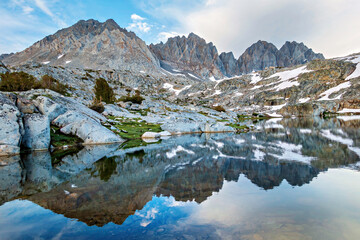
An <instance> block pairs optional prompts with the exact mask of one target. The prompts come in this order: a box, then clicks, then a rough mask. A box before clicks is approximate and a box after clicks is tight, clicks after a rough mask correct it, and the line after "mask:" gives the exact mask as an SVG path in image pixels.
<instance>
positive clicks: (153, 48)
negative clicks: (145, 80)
mask: <svg viewBox="0 0 360 240" xmlns="http://www.w3.org/2000/svg"><path fill="white" fill-rule="evenodd" d="M0 57H1V59H2V61H3V62H4V63H5V64H6V65H10V66H19V65H24V64H39V63H40V64H43V65H49V66H62V67H69V68H80V69H94V70H113V69H115V70H130V71H133V72H146V73H156V74H155V75H159V74H160V73H161V72H162V73H163V70H164V69H165V70H167V71H168V72H170V73H172V74H173V75H179V74H182V75H186V76H187V77H193V79H195V78H196V79H197V80H199V79H202V80H206V79H212V80H214V79H222V78H226V77H234V76H239V75H242V74H247V73H250V72H252V71H259V70H264V69H266V68H268V67H291V66H295V65H299V64H303V63H306V62H308V61H311V60H314V59H324V56H323V55H322V54H316V53H314V52H313V51H312V50H311V49H309V48H308V47H306V46H305V45H304V44H303V43H297V42H286V43H285V44H284V46H282V47H281V48H280V50H278V49H277V48H276V46H275V45H273V44H272V43H268V42H266V41H258V42H257V43H254V44H253V45H252V46H250V47H249V48H248V49H246V51H245V52H244V53H243V54H242V55H241V56H240V57H239V59H235V57H234V54H233V53H232V52H228V53H221V54H219V53H218V50H217V48H216V47H215V46H214V44H213V43H211V42H210V43H207V42H206V41H205V40H204V39H203V38H201V37H199V36H197V35H196V34H194V33H190V34H189V36H188V37H185V36H183V37H179V36H178V37H174V38H169V39H168V41H167V42H166V43H162V42H161V43H159V44H151V45H150V46H147V45H146V44H145V42H144V41H142V40H141V39H140V38H139V37H137V36H136V34H135V33H133V32H128V31H127V30H126V29H123V28H121V27H119V25H118V24H117V23H116V22H115V21H114V20H112V19H109V20H107V21H106V22H104V23H101V22H98V21H96V20H93V19H90V20H87V21H84V20H81V21H79V22H77V23H76V24H74V25H73V26H71V27H69V28H65V29H62V30H59V31H58V32H56V33H55V34H53V35H50V36H47V37H45V38H44V39H42V40H40V41H38V42H36V43H35V44H33V45H32V46H31V47H29V48H27V49H25V50H24V51H22V52H19V53H15V54H3V55H1V56H0Z"/></svg>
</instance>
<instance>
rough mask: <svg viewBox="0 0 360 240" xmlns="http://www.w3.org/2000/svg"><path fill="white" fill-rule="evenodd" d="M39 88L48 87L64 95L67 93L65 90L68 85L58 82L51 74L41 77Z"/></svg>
mask: <svg viewBox="0 0 360 240" xmlns="http://www.w3.org/2000/svg"><path fill="white" fill-rule="evenodd" d="M39 88H44V89H50V90H53V91H55V92H57V93H60V94H61V95H64V96H66V95H68V93H67V90H68V88H69V86H68V85H65V84H62V83H60V82H59V81H58V80H56V79H55V78H53V77H52V76H49V75H44V76H42V77H41V81H40V87H39Z"/></svg>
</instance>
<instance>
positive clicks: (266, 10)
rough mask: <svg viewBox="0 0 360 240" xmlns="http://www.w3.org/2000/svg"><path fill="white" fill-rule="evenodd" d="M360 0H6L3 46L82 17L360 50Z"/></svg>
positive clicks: (225, 42)
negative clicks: (359, 11) (359, 12)
mask: <svg viewBox="0 0 360 240" xmlns="http://www.w3.org/2000/svg"><path fill="white" fill-rule="evenodd" d="M359 9H360V1H358V0H312V1H310V0H297V1H292V0H271V1H270V0H226V1H225V0H137V1H135V0H118V1H110V0H101V1H100V0H1V2H0V16H1V17H0V53H9V52H16V51H21V50H23V49H25V48H26V47H29V46H30V45H31V44H33V43H34V42H36V41H38V40H40V39H42V38H43V37H45V36H47V35H50V34H53V33H55V32H56V31H57V30H59V29H61V28H64V27H68V26H71V25H72V24H74V23H76V22H77V21H79V20H81V19H90V18H93V19H96V20H99V21H102V22H103V21H105V20H107V19H109V18H112V19H114V20H115V21H116V22H117V23H118V24H119V25H120V26H121V27H124V28H127V29H128V30H131V31H134V32H135V33H136V34H137V35H138V36H139V37H141V38H142V39H143V40H144V41H145V42H146V43H148V44H149V43H157V42H159V41H161V40H162V41H165V40H166V39H167V37H171V36H175V35H187V34H189V33H190V32H194V33H196V34H198V35H199V36H201V37H203V38H205V39H206V40H207V41H208V42H210V41H211V42H213V43H214V44H215V45H216V46H217V48H218V51H219V52H222V51H233V52H234V54H235V57H238V56H239V55H240V54H241V53H242V52H244V50H245V49H246V48H247V47H249V46H250V45H251V44H252V43H254V42H256V41H258V40H266V41H269V42H272V43H274V44H275V45H276V46H277V47H281V45H282V44H283V43H284V42H285V41H287V40H289V41H298V42H304V43H305V44H306V45H307V46H309V47H311V48H313V49H314V51H316V52H322V53H324V54H325V56H326V57H335V56H343V55H347V54H350V53H355V52H360V44H359V43H360V31H359V30H358V29H360V14H358V10H359Z"/></svg>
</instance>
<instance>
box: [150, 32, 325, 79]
mask: <svg viewBox="0 0 360 240" xmlns="http://www.w3.org/2000/svg"><path fill="white" fill-rule="evenodd" d="M150 49H151V51H152V52H153V53H154V54H155V55H156V56H157V57H158V59H159V60H160V62H161V63H163V65H169V66H171V67H173V69H174V71H175V72H179V70H185V71H191V72H193V73H195V74H196V75H197V76H200V77H201V78H205V79H209V78H212V77H214V78H216V79H222V78H224V77H233V76H239V75H242V74H247V73H250V72H252V71H261V70H265V69H266V68H269V67H292V66H296V65H299V64H304V63H307V62H310V61H312V60H315V59H325V58H324V56H323V55H322V54H316V53H314V52H313V50H312V49H309V48H308V47H306V46H305V45H304V44H303V43H297V42H295V41H294V42H286V43H285V44H284V45H283V46H282V47H281V48H280V50H278V49H277V48H276V46H275V45H274V44H272V43H268V42H266V41H258V42H257V43H254V44H253V45H251V46H250V47H249V48H248V49H246V51H245V52H244V53H243V54H242V55H241V56H240V57H239V59H235V57H234V54H233V53H232V52H228V53H221V54H220V55H219V54H218V51H217V49H216V47H215V46H214V45H213V43H211V42H210V43H206V41H205V40H204V39H202V38H200V37H199V36H197V35H196V34H194V33H190V34H189V36H188V37H185V36H183V37H174V38H169V39H168V41H167V42H166V43H162V42H161V43H159V44H156V45H154V44H151V45H150Z"/></svg>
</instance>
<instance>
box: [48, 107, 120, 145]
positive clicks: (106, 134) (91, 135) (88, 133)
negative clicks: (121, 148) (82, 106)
mask: <svg viewBox="0 0 360 240" xmlns="http://www.w3.org/2000/svg"><path fill="white" fill-rule="evenodd" d="M52 123H53V124H54V125H56V126H58V127H61V129H60V131H61V132H62V133H64V134H72V135H76V136H78V137H79V138H81V139H82V140H84V144H100V143H117V142H124V140H123V139H122V138H120V137H119V136H117V135H116V134H115V133H113V132H112V131H110V130H109V129H107V128H106V127H104V126H102V125H101V123H100V122H97V121H96V120H94V119H92V118H90V117H88V116H86V115H83V114H81V113H78V112H75V111H69V112H66V113H64V114H62V115H60V116H59V117H57V118H56V119H55V120H54V121H53V122H52Z"/></svg>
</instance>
